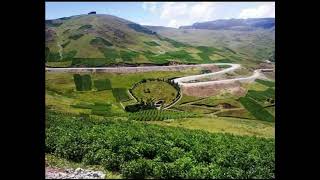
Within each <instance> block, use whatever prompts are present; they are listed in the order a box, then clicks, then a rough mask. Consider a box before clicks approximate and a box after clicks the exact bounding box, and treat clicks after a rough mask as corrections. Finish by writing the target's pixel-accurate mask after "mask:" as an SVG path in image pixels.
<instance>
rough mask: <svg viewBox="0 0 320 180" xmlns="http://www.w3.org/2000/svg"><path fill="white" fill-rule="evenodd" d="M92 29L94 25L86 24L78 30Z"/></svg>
mask: <svg viewBox="0 0 320 180" xmlns="http://www.w3.org/2000/svg"><path fill="white" fill-rule="evenodd" d="M91 28H92V25H90V24H86V25H83V26H81V27H79V28H78V30H86V29H91Z"/></svg>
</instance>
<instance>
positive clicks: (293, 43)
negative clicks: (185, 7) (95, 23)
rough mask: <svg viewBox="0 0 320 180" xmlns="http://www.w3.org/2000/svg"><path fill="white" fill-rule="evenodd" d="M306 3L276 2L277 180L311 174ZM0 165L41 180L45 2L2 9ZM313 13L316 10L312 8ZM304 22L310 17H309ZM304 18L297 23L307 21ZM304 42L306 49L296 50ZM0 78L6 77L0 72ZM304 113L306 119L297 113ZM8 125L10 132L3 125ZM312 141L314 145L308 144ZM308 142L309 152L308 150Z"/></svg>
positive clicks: (11, 173) (310, 26)
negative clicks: (0, 163) (0, 135)
mask: <svg viewBox="0 0 320 180" xmlns="http://www.w3.org/2000/svg"><path fill="white" fill-rule="evenodd" d="M303 2H304V1H300V2H295V1H289V0H288V1H284V0H277V1H276V51H275V55H276V58H275V59H276V60H275V61H276V98H277V103H276V106H277V107H276V130H275V131H276V140H275V141H276V178H280V179H282V178H288V177H293V178H303V179H307V178H309V177H310V176H312V175H314V174H315V173H317V169H316V168H317V167H318V166H317V165H316V164H312V163H313V162H315V163H318V161H317V159H316V158H317V157H318V156H317V155H316V154H313V152H316V153H319V152H317V151H316V146H317V145H318V144H319V140H317V138H316V137H317V135H318V131H317V129H318V128H319V126H316V125H314V124H313V123H315V122H317V121H319V119H320V118H319V116H318V117H317V116H314V115H317V114H318V111H319V110H318V111H317V109H316V108H317V104H312V102H316V98H317V94H319V91H320V90H319V89H318V88H317V84H318V83H319V82H320V80H317V79H313V80H309V78H311V77H317V73H318V72H319V70H318V71H317V70H316V69H312V68H315V67H316V66H317V64H316V62H317V61H319V60H318V59H319V58H318V57H312V56H313V55H316V54H319V53H318V52H319V50H317V49H314V50H312V47H314V48H316V47H318V46H319V45H316V44H315V45H312V43H311V42H312V41H313V42H316V38H317V32H312V30H313V31H316V30H317V29H318V28H317V25H316V24H317V23H318V22H319V21H318V22H317V21H316V20H311V18H312V17H316V16H317V13H318V12H319V10H311V8H312V6H311V4H308V3H306V2H305V3H303ZM1 7H2V8H1V15H2V16H1V20H2V21H1V26H0V29H1V30H4V31H5V32H3V33H1V34H2V38H1V40H2V41H1V44H2V48H1V51H0V52H1V56H0V60H1V61H0V63H1V70H2V71H1V74H2V76H1V80H2V82H1V90H4V91H5V92H3V93H1V95H2V98H1V99H2V100H4V101H2V102H1V103H2V105H3V106H2V108H1V109H2V114H1V115H2V116H1V129H2V131H1V132H2V138H1V139H2V141H1V146H0V147H1V149H2V150H5V152H3V153H1V155H2V156H1V157H2V158H3V159H6V161H1V162H2V165H3V166H4V167H5V168H6V169H5V170H2V171H1V175H0V176H1V177H2V176H8V177H9V178H12V177H14V178H16V177H18V178H24V179H27V178H29V177H32V178H33V179H40V178H41V179H43V178H44V172H45V170H44V139H45V136H44V130H45V124H44V121H45V112H44V111H45V69H44V67H45V66H44V65H45V64H44V47H45V44H44V43H45V39H44V38H45V32H44V28H45V25H44V21H45V2H44V1H41V0H29V1H13V2H12V6H10V7H9V6H7V4H4V3H2V4H1ZM314 7H318V6H314ZM308 13H309V14H310V16H309V14H308ZM307 14H308V16H307V17H303V15H307ZM302 40H309V41H310V42H308V43H307V42H302ZM4 70H5V71H4ZM303 110H305V111H303ZM7 123H8V124H7ZM312 138H315V139H312ZM309 142H311V143H310V144H308V143H309Z"/></svg>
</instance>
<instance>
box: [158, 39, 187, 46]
mask: <svg viewBox="0 0 320 180" xmlns="http://www.w3.org/2000/svg"><path fill="white" fill-rule="evenodd" d="M160 40H162V41H167V42H169V43H170V44H172V46H174V47H176V48H180V47H188V46H189V45H188V44H185V43H181V42H178V41H175V40H173V39H169V38H160Z"/></svg>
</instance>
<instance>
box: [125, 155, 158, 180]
mask: <svg viewBox="0 0 320 180" xmlns="http://www.w3.org/2000/svg"><path fill="white" fill-rule="evenodd" d="M121 173H122V175H123V177H124V178H135V179H142V178H145V177H148V176H151V175H152V165H151V161H149V160H146V159H137V160H132V161H129V162H127V163H124V164H123V165H122V166H121Z"/></svg>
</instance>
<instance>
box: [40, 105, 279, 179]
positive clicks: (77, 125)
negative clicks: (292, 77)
mask: <svg viewBox="0 0 320 180" xmlns="http://www.w3.org/2000/svg"><path fill="white" fill-rule="evenodd" d="M80 119H81V116H78V115H73V114H65V113H57V112H53V111H51V110H49V109H47V110H46V130H45V132H46V141H45V143H46V144H45V150H46V152H48V153H54V154H55V155H56V156H60V157H63V158H66V159H68V160H72V161H76V162H83V163H86V164H96V165H103V166H104V167H105V168H106V169H107V170H110V171H118V172H121V173H123V174H122V175H123V177H124V178H148V177H153V178H184V179H185V178H195V179H198V178H206V179H213V178H214V179H215V178H236V179H240V178H241V179H243V178H259V179H269V178H274V171H275V156H274V153H275V142H274V139H266V138H258V137H250V136H235V135H231V134H220V133H209V132H205V131H201V130H189V129H183V128H176V127H164V126H158V125H152V124H144V123H137V122H132V121H115V120H108V119H101V120H99V121H97V120H96V119H94V118H92V117H87V118H86V119H85V120H80ZM205 149H206V150H207V153H205ZM198 153H199V155H198ZM200 156H204V157H205V158H204V159H203V158H202V157H200ZM205 159H210V162H207V160H205Z"/></svg>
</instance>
